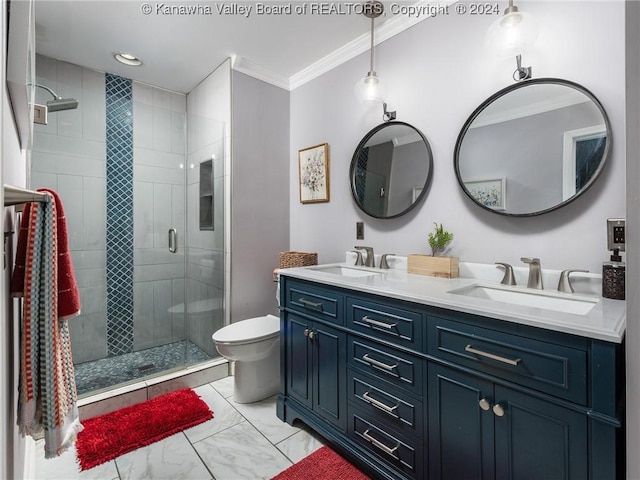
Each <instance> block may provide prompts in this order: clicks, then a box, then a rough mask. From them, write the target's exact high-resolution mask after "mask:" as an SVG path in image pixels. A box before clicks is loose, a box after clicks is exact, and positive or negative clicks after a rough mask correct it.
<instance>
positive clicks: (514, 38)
mask: <svg viewBox="0 0 640 480" xmlns="http://www.w3.org/2000/svg"><path fill="white" fill-rule="evenodd" d="M538 31H539V27H538V22H537V20H536V19H535V17H534V16H533V15H531V14H530V13H527V12H521V11H520V10H518V7H516V6H515V5H514V4H513V0H509V6H508V7H507V9H506V10H505V11H504V15H503V16H502V17H500V18H498V19H497V20H495V21H494V22H493V23H492V24H491V27H489V30H488V31H487V36H486V39H485V44H486V46H487V47H488V48H490V49H491V50H493V51H494V52H495V53H496V54H497V55H499V56H500V57H516V56H518V55H522V53H524V52H526V50H527V49H528V48H529V47H531V45H533V43H534V42H535V40H536V38H538Z"/></svg>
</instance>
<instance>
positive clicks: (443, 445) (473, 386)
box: [427, 364, 542, 480]
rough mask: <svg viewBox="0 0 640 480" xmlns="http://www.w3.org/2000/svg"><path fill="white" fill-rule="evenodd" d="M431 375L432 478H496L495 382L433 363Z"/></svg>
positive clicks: (429, 378) (430, 438)
mask: <svg viewBox="0 0 640 480" xmlns="http://www.w3.org/2000/svg"><path fill="white" fill-rule="evenodd" d="M427 375H428V397H427V403H428V408H429V420H428V432H429V433H428V442H429V444H428V449H429V478H430V479H440V480H451V479H461V480H463V479H474V480H478V479H493V478H494V475H495V471H494V443H493V421H494V413H493V412H492V411H491V406H493V403H494V402H493V383H491V382H488V381H485V380H482V379H479V378H477V377H475V376H472V375H467V374H464V373H460V372H458V371H456V370H451V369H449V368H446V367H442V366H439V365H433V364H430V365H429V366H428V373H427ZM538 478H542V477H538Z"/></svg>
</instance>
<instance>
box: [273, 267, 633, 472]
mask: <svg viewBox="0 0 640 480" xmlns="http://www.w3.org/2000/svg"><path fill="white" fill-rule="evenodd" d="M280 282H281V289H282V291H281V307H280V309H281V342H280V345H281V357H280V358H281V391H280V395H279V396H278V401H277V414H278V417H279V418H280V419H282V420H284V421H287V422H288V423H291V424H293V422H294V421H295V420H298V419H299V420H302V421H303V422H304V423H306V424H307V425H309V426H310V427H311V428H313V429H314V430H316V431H317V432H319V433H320V434H321V435H322V436H323V437H325V438H326V439H327V440H328V441H329V442H330V443H331V444H332V445H333V446H337V447H338V450H340V451H341V453H343V454H344V455H345V456H347V458H349V459H350V460H351V461H353V462H354V463H356V464H357V465H358V466H359V467H360V468H362V469H363V470H364V471H365V472H366V473H367V474H369V475H370V476H372V477H373V478H382V479H388V480H423V479H429V480H459V479H472V480H480V479H481V480H507V479H514V480H519V479H535V480H542V479H544V480H551V479H561V480H614V479H619V478H623V476H624V462H623V454H624V428H623V426H622V425H623V414H624V403H623V399H624V344H616V343H613V342H607V341H602V340H596V339H591V338H587V337H582V336H578V335H570V334H566V333H560V332H556V331H552V330H547V329H542V328H536V327H532V326H526V325H521V324H519V323H514V322H509V321H504V320H498V319H494V318H489V317H485V316H481V315H476V314H471V313H463V312H458V311H455V310H451V309H445V308H439V307H434V306H430V305H425V304H421V303H417V302H412V301H409V300H400V299H396V298H390V297H387V296H383V295H376V294H373V293H365V292H360V291H358V290H356V289H353V288H343V287H337V286H330V285H325V284H321V283H318V282H315V281H311V280H304V279H299V278H293V277H289V276H287V275H282V276H281V281H280Z"/></svg>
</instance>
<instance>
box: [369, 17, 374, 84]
mask: <svg viewBox="0 0 640 480" xmlns="http://www.w3.org/2000/svg"><path fill="white" fill-rule="evenodd" d="M373 20H374V17H371V48H370V49H369V50H370V51H371V66H370V68H369V75H372V74H374V73H375V72H374V70H373V25H374V24H373Z"/></svg>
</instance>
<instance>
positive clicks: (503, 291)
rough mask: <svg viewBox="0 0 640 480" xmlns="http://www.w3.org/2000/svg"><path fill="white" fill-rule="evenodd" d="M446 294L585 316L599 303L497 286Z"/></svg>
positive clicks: (553, 293) (590, 299)
mask: <svg viewBox="0 0 640 480" xmlns="http://www.w3.org/2000/svg"><path fill="white" fill-rule="evenodd" d="M448 293H453V294H456V295H464V296H466V297H474V298H484V299H487V300H492V301H494V302H501V303H510V304H512V305H521V306H523V307H535V308H542V309H545V310H554V311H556V312H563V313H573V314H575V315H586V314H587V313H589V311H590V310H591V309H592V308H593V307H595V306H596V304H597V303H598V302H599V300H598V299H597V298H591V297H580V296H575V295H572V296H570V297H569V296H565V295H567V294H562V293H555V292H545V291H538V290H532V289H527V290H524V289H515V288H513V287H502V286H498V285H482V284H473V285H469V286H467V287H462V288H458V289H456V290H450V291H449V292H448Z"/></svg>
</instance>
